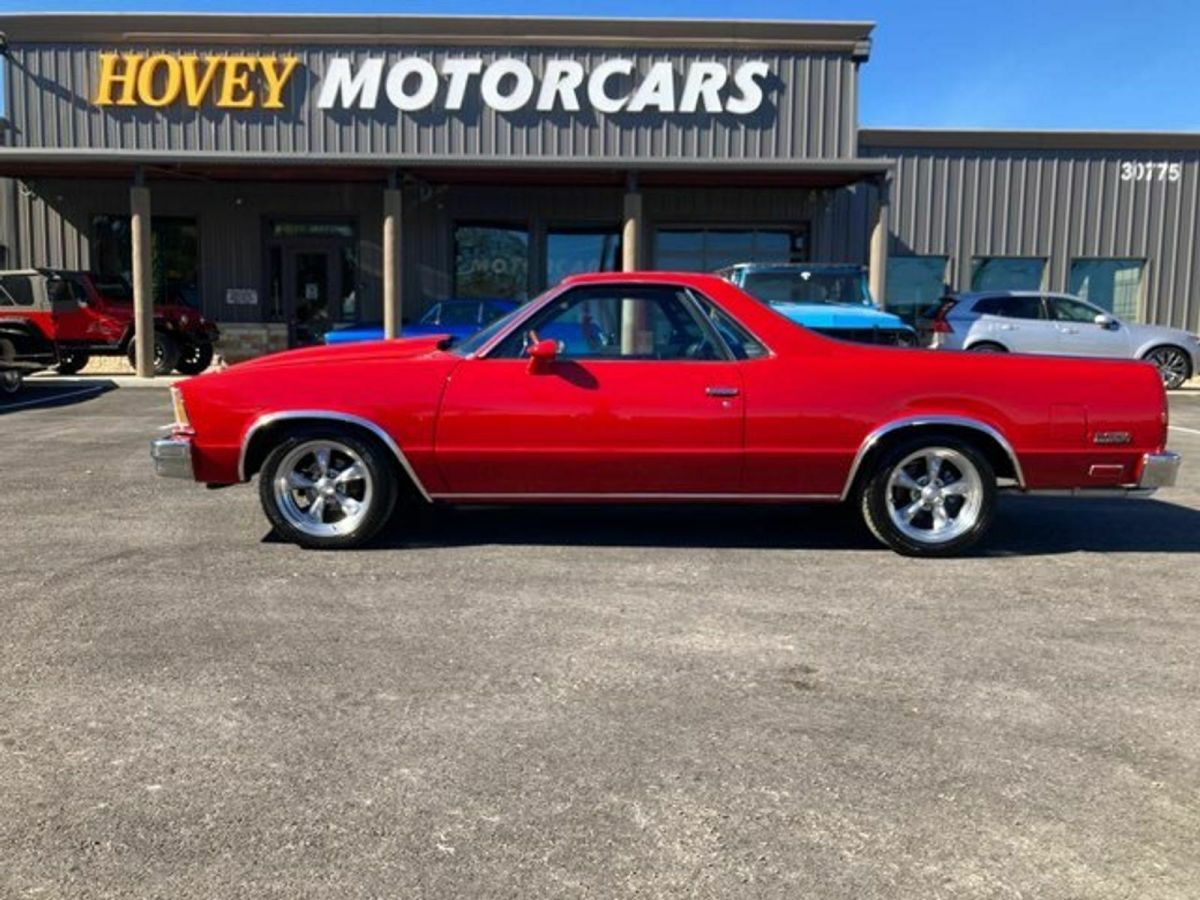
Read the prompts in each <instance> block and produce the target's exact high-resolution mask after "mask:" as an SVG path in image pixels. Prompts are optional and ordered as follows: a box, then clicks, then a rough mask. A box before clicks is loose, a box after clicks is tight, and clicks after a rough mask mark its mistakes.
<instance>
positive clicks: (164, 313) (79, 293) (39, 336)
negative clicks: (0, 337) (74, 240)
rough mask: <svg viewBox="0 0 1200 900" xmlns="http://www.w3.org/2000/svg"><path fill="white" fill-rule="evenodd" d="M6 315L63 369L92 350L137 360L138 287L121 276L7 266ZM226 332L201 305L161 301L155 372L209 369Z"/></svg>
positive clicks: (2, 306)
mask: <svg viewBox="0 0 1200 900" xmlns="http://www.w3.org/2000/svg"><path fill="white" fill-rule="evenodd" d="M0 323H2V324H3V325H4V327H5V328H6V329H7V330H8V331H9V332H10V333H19V334H21V335H22V336H23V339H24V340H25V341H26V342H27V344H28V345H29V346H31V347H35V348H37V353H38V354H39V355H41V356H45V357H49V358H50V359H51V360H52V362H51V363H50V364H52V365H53V366H54V367H55V368H56V369H57V370H58V372H59V373H60V374H63V375H73V374H75V373H76V372H78V371H80V370H81V369H83V367H84V366H86V365H87V364H88V361H89V360H90V359H91V357H93V356H122V355H123V356H126V357H127V358H128V359H129V362H130V364H133V362H134V344H133V291H132V290H131V289H130V287H129V285H128V283H127V282H125V281H124V280H123V279H120V278H104V277H101V276H99V275H96V274H95V273H92V272H80V271H69V270H63V269H22V270H10V271H4V272H0ZM219 337H220V333H219V331H218V329H217V326H216V325H215V324H214V323H213V322H209V321H207V320H206V319H205V318H204V316H203V315H201V314H200V313H199V312H197V311H196V310H194V309H191V308H190V307H187V306H179V305H174V304H156V305H155V307H154V372H155V374H156V375H166V374H168V373H169V372H171V371H172V370H174V371H177V372H179V373H180V374H183V375H196V374H198V373H200V372H203V371H204V370H205V369H206V368H208V366H209V363H211V362H212V358H213V345H214V343H215V342H216V341H217V340H218V339H219Z"/></svg>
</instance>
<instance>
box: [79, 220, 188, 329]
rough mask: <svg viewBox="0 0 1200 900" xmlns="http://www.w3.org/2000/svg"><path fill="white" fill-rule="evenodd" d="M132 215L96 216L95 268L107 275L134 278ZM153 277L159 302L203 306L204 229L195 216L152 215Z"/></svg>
mask: <svg viewBox="0 0 1200 900" xmlns="http://www.w3.org/2000/svg"><path fill="white" fill-rule="evenodd" d="M132 248H133V244H132V239H131V237H130V233H129V216H119V215H100V216H93V217H92V269H93V270H94V271H95V272H97V273H99V274H100V275H101V276H102V277H106V278H123V279H125V280H126V281H128V282H130V283H132V281H133V261H132V260H133V249H132ZM150 259H151V263H150V264H151V277H152V279H153V285H154V301H155V302H156V303H182V304H185V305H187V306H191V307H194V308H196V309H199V308H200V229H199V227H198V226H197V225H196V220H195V219H188V218H182V217H176V216H156V217H152V218H151V219H150Z"/></svg>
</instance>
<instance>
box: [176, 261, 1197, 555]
mask: <svg viewBox="0 0 1200 900" xmlns="http://www.w3.org/2000/svg"><path fill="white" fill-rule="evenodd" d="M174 399H175V415H176V422H175V425H174V426H173V427H172V428H171V430H170V433H169V435H168V436H166V437H162V438H160V439H158V440H157V441H155V442H154V445H153V451H152V453H153V457H154V460H155V463H156V468H157V470H158V472H159V474H161V475H170V476H181V477H186V478H194V479H196V480H198V481H202V482H206V483H208V484H212V485H224V484H232V483H236V482H242V481H248V480H250V479H251V478H252V477H253V476H254V475H256V474H257V475H259V476H260V477H259V494H260V496H261V499H262V505H263V509H264V510H265V511H266V514H267V517H268V518H269V519H270V520H271V524H272V525H273V526H274V527H275V529H276V531H277V532H278V533H279V534H281V535H282V536H283V537H285V538H287V539H289V540H292V541H295V542H296V543H298V544H302V545H304V546H306V547H350V546H354V545H357V544H361V543H363V542H364V541H366V540H368V539H369V538H371V537H372V536H373V535H374V534H375V533H376V532H377V531H378V530H379V529H380V528H381V527H382V526H383V525H384V523H385V522H387V521H388V519H389V517H391V515H392V513H393V510H394V508H395V507H396V506H397V504H398V503H404V504H407V503H419V502H426V503H431V502H445V503H469V504H480V503H502V504H513V503H544V502H554V501H575V502H578V501H596V502H621V503H626V502H638V501H704V502H714V501H717V502H720V501H725V502H730V503H779V502H794V501H827V502H831V503H837V502H853V503H855V504H858V506H859V507H860V508H861V509H862V513H863V517H864V518H865V519H866V522H867V525H868V526H869V527H870V529H871V531H872V532H874V534H875V535H876V536H877V537H878V538H879V539H880V540H881V541H883V542H884V543H885V544H887V545H888V546H890V547H892V548H893V549H895V550H897V551H899V552H901V553H907V554H913V555H920V556H948V555H951V554H955V553H959V552H961V551H963V550H965V549H966V548H967V547H969V546H970V545H972V544H974V543H975V542H976V541H977V540H978V539H979V538H980V537H981V536H982V535H983V534H984V532H985V531H986V530H987V528H988V526H989V524H990V522H991V521H992V517H993V513H994V511H995V507H996V496H997V492H998V491H999V490H1001V489H1010V490H1018V491H1026V492H1035V491H1051V492H1059V493H1061V492H1075V493H1079V494H1103V493H1112V492H1141V493H1147V492H1148V491H1149V490H1151V489H1153V488H1156V487H1162V486H1166V485H1171V484H1173V483H1174V481H1175V476H1176V472H1177V470H1178V467H1179V457H1178V456H1177V455H1176V454H1174V453H1171V452H1169V451H1167V450H1165V449H1164V443H1165V440H1166V435H1167V404H1166V397H1165V394H1164V392H1163V387H1162V381H1161V379H1160V378H1159V375H1158V373H1157V372H1156V371H1155V369H1154V367H1153V366H1151V365H1148V364H1146V363H1142V362H1125V361H1113V360H1079V359H1066V358H1047V357H1033V356H1016V355H1008V354H1003V355H1001V354H974V353H950V352H931V351H922V350H911V349H900V348H893V347H872V346H865V345H862V344H850V343H842V342H839V341H835V340H831V339H828V338H825V337H822V336H820V335H817V334H814V333H812V332H810V331H807V330H805V329H804V328H802V327H800V326H798V325H795V324H793V323H792V322H790V321H788V320H787V319H785V318H784V317H783V316H781V315H779V314H777V313H775V312H774V311H772V310H771V308H770V307H768V306H766V305H764V304H762V303H759V302H757V301H755V300H754V299H752V298H751V297H749V296H747V295H746V294H744V293H742V292H741V291H740V290H738V289H737V288H736V287H734V286H733V285H731V284H729V283H728V282H725V281H723V280H721V279H719V278H715V277H711V276H706V275H691V274H674V273H657V272H656V273H640V274H631V273H622V274H605V275H588V276H581V277H576V278H571V279H568V280H567V281H565V282H563V283H562V284H561V285H559V286H558V287H556V288H554V289H552V290H550V291H548V292H547V293H546V294H544V295H543V296H542V297H540V298H539V299H537V300H535V301H533V302H532V303H529V304H526V305H525V306H523V307H521V308H520V309H518V310H516V311H515V312H513V313H511V314H510V315H508V316H506V317H505V318H503V319H500V320H498V321H497V322H495V323H493V324H492V325H491V326H489V327H488V328H486V329H485V330H483V331H481V332H479V333H478V334H476V335H475V336H473V337H471V338H468V339H467V340H465V341H462V342H461V343H457V344H451V343H450V342H449V341H447V340H445V339H439V338H436V337H434V338H419V339H415V340H395V341H386V342H384V341H380V342H373V343H365V344H349V345H344V346H340V347H327V348H314V349H305V350H296V351H292V352H288V353H280V354H277V355H274V356H267V357H263V358H261V359H257V360H254V361H251V362H248V363H243V364H241V365H237V366H234V367H232V368H230V369H228V370H227V371H224V372H218V373H212V374H207V375H201V376H199V377H197V378H192V379H190V380H188V381H184V382H182V383H181V384H180V385H178V386H177V388H176V389H175V396H174Z"/></svg>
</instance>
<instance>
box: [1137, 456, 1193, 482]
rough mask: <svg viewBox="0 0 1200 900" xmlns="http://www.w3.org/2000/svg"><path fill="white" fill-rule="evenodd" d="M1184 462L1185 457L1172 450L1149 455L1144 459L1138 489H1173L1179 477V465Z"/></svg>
mask: <svg viewBox="0 0 1200 900" xmlns="http://www.w3.org/2000/svg"><path fill="white" fill-rule="evenodd" d="M1182 462H1183V457H1181V456H1180V455H1179V454H1178V453H1173V452H1172V451H1170V450H1164V451H1163V452H1162V453H1147V454H1146V455H1145V456H1143V457H1142V474H1141V477H1140V478H1138V487H1139V488H1160V487H1172V486H1173V485H1174V484H1175V480H1176V479H1177V478H1178V477H1179V465H1180V463H1182Z"/></svg>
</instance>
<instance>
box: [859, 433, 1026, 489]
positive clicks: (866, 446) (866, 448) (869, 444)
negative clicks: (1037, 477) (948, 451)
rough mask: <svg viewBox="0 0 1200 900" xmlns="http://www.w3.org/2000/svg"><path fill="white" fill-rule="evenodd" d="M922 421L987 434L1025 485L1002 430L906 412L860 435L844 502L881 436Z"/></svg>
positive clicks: (1015, 456) (1018, 482) (1022, 484)
mask: <svg viewBox="0 0 1200 900" xmlns="http://www.w3.org/2000/svg"><path fill="white" fill-rule="evenodd" d="M923 425H953V426H955V427H957V428H970V429H972V430H974V431H978V432H979V433H980V434H983V435H986V436H988V437H990V438H991V439H992V440H994V441H995V442H996V443H997V444H999V445H1000V448H1001V449H1002V450H1003V451H1004V452H1005V453H1006V454H1007V455H1008V458H1009V459H1010V460H1011V461H1012V465H1013V472H1014V473H1015V474H1016V477H1017V484H1018V485H1019V486H1020V488H1021V490H1024V489H1025V473H1024V472H1023V471H1022V469H1021V461H1020V459H1018V458H1017V453H1016V451H1015V450H1013V446H1012V444H1010V443H1009V441H1008V438H1006V437H1005V436H1004V435H1003V434H1001V433H1000V431H999V429H997V428H995V427H994V426H992V425H989V424H987V423H986V422H981V421H979V420H978V419H970V418H967V417H966V416H906V417H904V418H902V419H893V420H892V421H890V422H887V423H885V424H883V425H880V426H879V427H878V428H876V429H874V430H873V431H872V432H871V433H870V434H868V435H867V436H866V437H865V438H864V439H863V442H862V444H860V445H859V448H858V452H857V453H856V454H854V462H853V463H851V464H850V473H849V474H848V475H847V476H846V483H845V485H843V487H842V494H841V500H842V501H843V502H844V501H845V500H846V498H847V497H849V496H850V488H851V486H852V485H853V484H854V478H855V476H857V475H858V469H859V467H860V466H861V465H862V461H863V460H864V459H865V458H866V456H867V454H868V453H870V452H871V449H872V448H873V447H875V445H876V444H878V443H879V441H880V440H881V439H882V438H884V437H886V436H887V435H889V434H891V433H893V432H895V431H900V430H902V429H905V428H919V427H921V426H923Z"/></svg>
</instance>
